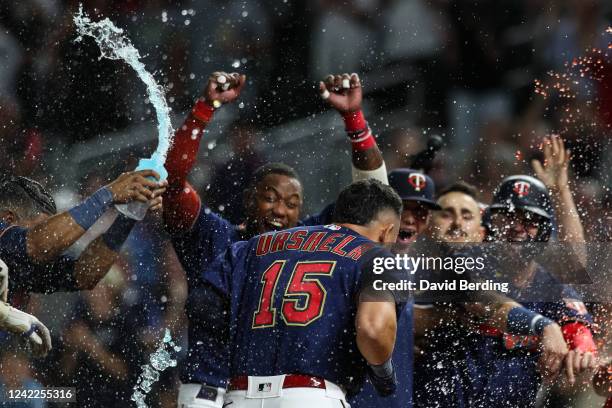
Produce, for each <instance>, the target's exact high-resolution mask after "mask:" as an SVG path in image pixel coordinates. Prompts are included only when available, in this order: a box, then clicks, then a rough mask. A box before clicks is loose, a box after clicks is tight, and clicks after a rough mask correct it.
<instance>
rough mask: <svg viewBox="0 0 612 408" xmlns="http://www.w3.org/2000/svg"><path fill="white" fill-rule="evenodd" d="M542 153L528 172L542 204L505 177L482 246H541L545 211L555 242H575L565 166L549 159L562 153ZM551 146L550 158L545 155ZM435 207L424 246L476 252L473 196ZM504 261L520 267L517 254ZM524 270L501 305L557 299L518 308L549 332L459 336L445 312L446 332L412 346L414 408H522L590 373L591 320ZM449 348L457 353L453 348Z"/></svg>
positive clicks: (559, 290) (567, 296)
mask: <svg viewBox="0 0 612 408" xmlns="http://www.w3.org/2000/svg"><path fill="white" fill-rule="evenodd" d="M545 143H548V147H547V148H545V151H544V157H545V165H544V167H541V166H538V164H537V163H534V167H535V169H536V171H537V173H538V176H539V177H540V178H541V179H542V180H546V182H547V184H548V185H550V186H551V187H552V190H553V194H554V196H553V200H552V203H551V200H550V197H549V196H548V192H547V189H546V187H545V186H544V184H542V182H541V181H539V180H537V179H534V178H533V177H529V176H513V177H509V178H508V179H506V180H504V181H503V182H502V184H501V185H500V187H499V188H498V191H497V194H496V196H495V199H494V202H493V205H492V206H491V209H490V210H489V211H491V212H493V213H497V214H496V215H494V216H493V217H492V219H489V220H488V221H487V222H486V225H487V230H488V236H489V238H490V239H492V240H496V241H510V242H525V241H531V242H538V241H540V242H542V241H545V240H547V239H548V237H549V235H550V232H551V226H552V211H551V210H552V207H553V206H554V208H555V214H556V216H557V217H558V220H559V228H560V234H559V235H558V239H559V240H560V241H564V240H568V239H569V240H572V241H576V242H580V241H581V240H583V239H584V238H583V233H582V226H581V224H580V220H579V219H578V218H577V212H576V211H575V206H574V203H573V199H572V197H571V192H569V190H567V188H568V185H567V162H566V160H565V158H566V157H565V155H561V156H560V155H559V152H562V151H563V144H562V142H561V141H560V139H553V140H545ZM553 146H555V149H556V151H557V154H555V155H553V150H552V147H553ZM438 203H439V204H440V205H441V206H442V211H438V212H436V213H435V214H434V216H433V218H432V223H431V225H430V231H429V232H430V234H431V236H432V238H434V239H436V240H439V241H443V242H480V241H481V240H482V239H483V237H484V233H485V231H484V229H483V228H482V227H481V225H480V211H479V209H478V204H477V201H476V191H475V189H474V188H470V187H469V186H466V185H465V184H457V185H455V186H451V187H449V188H448V189H447V190H446V191H444V192H442V193H441V194H440V197H439V199H438ZM523 255H524V254H523ZM509 256H510V257H514V258H523V257H524V256H522V255H521V254H514V255H509ZM507 260H508V258H505V259H504V261H507ZM526 260H527V263H526V264H525V265H524V269H519V274H518V275H517V277H521V282H520V283H517V282H514V283H513V284H511V286H510V292H509V293H508V297H510V298H518V296H519V292H520V296H521V297H522V298H529V299H538V298H545V299H558V301H556V302H555V301H548V302H526V303H523V306H524V307H525V308H526V309H527V310H528V312H529V313H530V314H532V316H534V317H537V318H539V319H540V322H541V321H543V320H544V318H545V319H547V320H548V321H550V322H554V323H550V324H548V325H547V326H546V327H545V328H544V330H543V332H542V333H540V334H537V333H533V332H532V333H528V332H524V333H511V332H510V330H509V328H506V327H504V326H502V327H501V328H499V327H498V328H495V327H491V325H490V324H488V323H484V322H482V321H480V324H476V325H473V324H472V325H470V326H468V328H469V329H468V330H464V329H465V328H462V327H457V326H456V325H453V324H452V323H454V322H453V320H456V318H457V317H460V315H461V314H462V313H457V310H458V309H455V316H454V317H453V318H451V319H447V320H446V325H444V326H441V327H437V328H436V329H432V330H431V331H430V332H429V333H428V334H427V336H426V338H425V339H424V340H423V341H422V342H421V344H422V345H423V350H424V352H423V353H421V355H420V358H419V359H417V364H416V368H415V369H416V370H417V372H419V373H420V374H421V375H419V376H418V377H416V381H415V405H416V406H423V407H430V406H431V407H435V406H445V407H468V406H469V407H498V406H500V407H501V406H504V407H524V406H531V405H533V404H534V401H535V399H536V392H537V390H538V386H539V384H540V382H541V379H542V378H543V377H548V378H549V379H550V380H551V381H552V380H554V379H555V378H556V377H557V374H558V373H559V372H560V370H561V369H563V371H564V372H565V375H566V376H567V378H568V379H569V380H570V382H573V381H574V380H575V379H574V376H575V374H577V373H580V372H584V371H585V370H587V369H588V368H593V367H594V358H593V357H594V352H595V344H594V342H593V339H592V334H591V331H590V322H591V318H590V316H589V315H588V313H587V312H586V309H585V308H584V305H583V304H582V302H581V301H580V300H579V297H578V295H577V294H576V293H575V292H573V291H572V290H571V289H570V288H567V287H563V285H559V282H557V281H556V279H555V278H554V277H553V276H552V275H551V274H550V273H548V272H547V271H546V269H545V268H544V267H542V266H540V265H537V264H536V263H535V262H534V261H533V260H531V258H529V257H527V258H526ZM491 272H495V271H491ZM490 277H491V278H494V276H490ZM525 284H531V287H532V288H534V289H536V290H542V289H543V288H544V291H545V293H539V296H538V293H537V292H534V293H531V294H527V290H528V288H527V289H525V288H524V286H525ZM517 285H518V286H517ZM521 288H522V289H521ZM531 290H533V289H531ZM555 291H556V292H555ZM509 312H512V311H511V310H510V311H509ZM513 313H514V315H516V312H513ZM463 314H464V313H463ZM523 314H524V315H525V316H527V314H525V313H523ZM538 316H541V317H538ZM439 319H440V317H437V319H434V320H439ZM560 326H562V328H561V327H560ZM547 337H548V338H547ZM551 340H553V341H554V342H555V343H558V344H559V345H560V346H561V347H557V348H556V349H557V351H556V352H554V353H550V351H548V350H550V345H551ZM458 344H459V345H461V347H457V345H458ZM587 371H588V370H587Z"/></svg>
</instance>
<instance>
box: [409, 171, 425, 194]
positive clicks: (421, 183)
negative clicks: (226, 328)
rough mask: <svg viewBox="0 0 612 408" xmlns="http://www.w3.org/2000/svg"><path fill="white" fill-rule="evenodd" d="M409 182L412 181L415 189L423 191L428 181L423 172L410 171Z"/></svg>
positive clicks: (411, 183)
mask: <svg viewBox="0 0 612 408" xmlns="http://www.w3.org/2000/svg"><path fill="white" fill-rule="evenodd" d="M408 183H410V185H411V186H412V187H414V190H415V191H421V190H422V189H424V188H425V185H426V184H427V181H426V179H425V176H424V175H422V174H421V173H410V174H409V175H408Z"/></svg>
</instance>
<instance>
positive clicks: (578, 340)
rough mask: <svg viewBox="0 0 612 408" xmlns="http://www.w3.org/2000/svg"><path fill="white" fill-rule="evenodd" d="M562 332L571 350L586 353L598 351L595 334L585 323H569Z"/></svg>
mask: <svg viewBox="0 0 612 408" xmlns="http://www.w3.org/2000/svg"><path fill="white" fill-rule="evenodd" d="M561 331H562V332H563V338H564V339H565V342H566V343H567V345H568V347H569V348H570V350H579V351H582V352H584V353H586V352H591V353H594V352H596V351H597V346H596V345H595V341H593V334H592V333H591V330H590V329H589V328H588V327H587V326H585V325H584V324H583V323H578V322H573V323H568V324H566V325H564V326H563V327H562V328H561Z"/></svg>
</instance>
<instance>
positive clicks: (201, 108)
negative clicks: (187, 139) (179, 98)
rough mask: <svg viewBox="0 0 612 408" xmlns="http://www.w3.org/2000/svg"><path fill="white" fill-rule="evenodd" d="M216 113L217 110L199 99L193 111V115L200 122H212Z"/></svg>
mask: <svg viewBox="0 0 612 408" xmlns="http://www.w3.org/2000/svg"><path fill="white" fill-rule="evenodd" d="M214 113H215V108H213V107H212V106H210V105H209V104H207V103H206V102H204V101H203V100H202V99H198V101H197V102H196V104H195V106H194V107H193V109H192V110H191V114H192V115H193V117H195V118H196V119H197V120H199V121H200V122H206V123H207V122H210V118H212V116H213V114H214Z"/></svg>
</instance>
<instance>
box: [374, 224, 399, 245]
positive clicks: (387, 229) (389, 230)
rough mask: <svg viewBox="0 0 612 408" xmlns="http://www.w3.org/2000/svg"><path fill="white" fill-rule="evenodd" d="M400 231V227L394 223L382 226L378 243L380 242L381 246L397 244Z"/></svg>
mask: <svg viewBox="0 0 612 408" xmlns="http://www.w3.org/2000/svg"><path fill="white" fill-rule="evenodd" d="M398 230H399V225H397V226H396V225H395V224H394V223H387V224H382V226H381V229H380V237H379V239H378V242H380V243H381V244H385V243H387V244H389V243H393V242H395V240H396V239H397V232H398Z"/></svg>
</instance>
